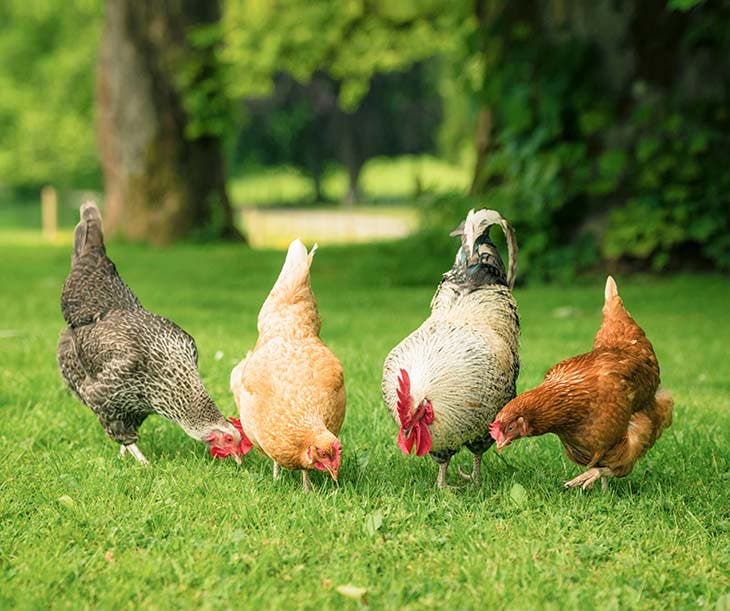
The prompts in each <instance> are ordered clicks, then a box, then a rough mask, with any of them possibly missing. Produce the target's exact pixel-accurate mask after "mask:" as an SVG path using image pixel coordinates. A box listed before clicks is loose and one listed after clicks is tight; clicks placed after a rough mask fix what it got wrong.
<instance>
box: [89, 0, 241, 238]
mask: <svg viewBox="0 0 730 611" xmlns="http://www.w3.org/2000/svg"><path fill="white" fill-rule="evenodd" d="M219 18H220V9H219V6H218V3H217V2H215V1H213V0H211V1H209V2H197V1H196V0H167V1H166V0H145V1H143V2H138V1H137V0H107V2H106V15H105V27H104V33H103V37H102V42H101V49H100V54H99V69H98V77H97V131H98V137H99V146H100V152H101V160H102V165H103V169H104V180H105V191H106V215H105V221H106V224H107V227H108V228H109V229H110V230H111V231H117V232H119V233H121V234H122V235H123V236H124V237H126V238H128V239H132V240H143V241H149V242H153V243H156V244H166V243H169V242H171V241H174V240H177V239H181V238H184V237H189V236H205V237H227V238H239V239H240V238H241V236H240V234H239V233H238V231H237V230H236V229H235V226H234V223H233V213H232V210H231V206H230V202H229V200H228V196H227V194H226V188H225V171H224V161H223V154H222V147H221V142H220V140H219V138H217V137H214V136H208V135H206V136H203V137H198V138H194V139H190V138H186V135H185V128H186V125H187V123H188V115H187V113H186V110H185V108H184V106H183V92H182V91H181V87H180V85H179V81H178V80H177V79H178V75H179V73H180V69H181V68H182V67H184V66H185V65H186V62H189V61H190V58H191V56H192V53H194V52H195V53H212V52H213V51H212V49H209V50H203V51H200V50H198V51H193V50H192V49H191V47H190V44H189V42H188V39H187V34H188V33H189V31H190V28H191V27H194V26H197V25H205V24H214V23H216V22H217V21H218V19H219ZM198 58H199V56H198ZM204 65H213V64H212V63H211V64H207V63H204Z"/></svg>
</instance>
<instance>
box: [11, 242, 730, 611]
mask: <svg viewBox="0 0 730 611" xmlns="http://www.w3.org/2000/svg"><path fill="white" fill-rule="evenodd" d="M69 237H70V236H69ZM5 238H6V236H5V235H3V239H2V240H0V244H2V245H1V246H0V280H2V282H3V286H4V288H5V290H4V291H3V292H2V293H0V308H2V312H3V319H2V320H3V322H2V333H1V334H0V342H1V343H2V355H3V357H2V359H0V405H2V416H3V417H2V419H0V487H1V488H2V490H1V494H0V515H2V520H0V607H1V608H3V609H16V608H17V609H46V608H54V607H65V608H72V609H81V608H87V607H93V608H100V609H119V608H144V609H162V608H176V609H206V610H207V609H216V608H227V607H231V606H235V605H239V606H241V605H243V606H246V607H251V608H267V609H269V608H271V609H332V608H351V609H355V608H356V606H357V605H358V604H359V603H358V602H357V601H354V600H350V599H348V598H343V596H357V597H358V599H359V600H362V598H363V597H364V596H365V594H363V592H362V590H363V589H364V590H366V595H367V599H368V601H369V603H370V605H371V606H372V608H374V609H391V608H398V609H401V608H403V609H423V608H449V609H472V608H490V609H492V608H494V609H500V608H505V607H511V608H512V607H515V608H545V607H553V608H556V609H598V608H600V609H603V608H621V609H624V608H625V609H637V608H640V609H658V610H661V609H666V608H668V607H669V608H679V609H683V608H697V607H701V608H707V609H715V610H719V609H722V608H723V607H722V604H726V602H723V601H727V592H728V589H729V588H730V577H729V576H730V538H728V533H730V521H729V518H730V516H729V515H728V507H730V485H729V484H730V480H729V479H728V473H730V462H729V461H730V457H729V456H728V452H727V448H728V446H729V445H730V416H729V414H730V405H729V404H728V395H729V393H728V382H727V381H728V379H729V378H730V363H729V362H728V359H727V358H726V351H727V345H728V342H730V336H729V334H730V327H728V325H727V324H726V317H727V303H728V300H729V299H730V290H729V288H728V283H727V281H726V280H724V279H723V278H720V277H716V276H707V275H703V276H698V277H679V278H673V279H668V280H652V279H642V280H641V281H624V282H622V281H621V279H620V278H619V279H618V280H619V288H620V290H621V294H622V295H623V296H624V298H625V300H626V303H627V304H628V305H629V307H630V308H631V312H632V314H633V315H634V316H635V317H636V318H637V320H638V321H639V322H640V323H641V324H642V325H643V326H644V328H645V329H646V331H647V334H648V336H649V337H650V338H651V339H652V341H653V342H654V346H655V348H656V351H657V353H658V356H659V360H660V362H661V365H662V381H663V383H664V385H665V386H666V387H667V388H668V389H669V390H671V392H672V394H673V395H674V397H675V400H676V417H675V421H674V424H673V425H672V427H671V428H670V429H668V430H667V431H666V432H665V433H664V435H663V436H662V438H661V439H660V440H659V441H658V442H657V444H656V446H655V447H654V448H652V449H651V450H650V451H649V452H648V454H647V455H646V456H645V457H644V458H642V459H641V460H640V461H639V463H638V464H637V466H636V468H635V469H634V471H633V473H631V475H629V476H628V477H626V478H622V479H618V480H614V481H611V482H610V490H609V492H608V493H606V494H603V493H602V492H601V490H600V487H599V489H597V490H593V491H591V492H588V493H581V492H580V491H566V490H564V489H563V488H562V485H561V483H562V482H563V481H565V480H567V479H569V478H572V477H574V476H575V475H577V474H578V473H579V472H580V468H579V467H577V466H576V465H574V464H573V463H571V462H570V461H568V460H567V458H566V457H565V453H564V451H563V449H562V447H561V445H560V443H559V442H558V440H557V439H556V438H555V437H554V436H545V437H540V438H535V439H529V440H524V441H521V442H519V443H516V444H514V445H512V446H511V447H509V448H507V449H506V450H505V451H504V452H503V453H502V454H500V455H497V454H496V453H495V452H494V450H490V451H488V452H487V454H486V455H485V457H484V462H483V465H482V473H483V478H484V481H483V482H482V484H481V486H479V487H474V486H471V485H467V484H465V483H461V484H459V483H458V482H459V477H458V475H457V473H456V472H455V469H456V467H458V466H460V467H462V468H464V469H468V468H469V463H470V455H469V453H468V452H466V451H462V452H461V453H459V454H458V455H457V456H456V457H455V458H454V463H453V466H452V469H454V471H451V472H450V473H449V479H450V482H451V483H453V484H456V485H457V487H456V488H455V489H453V490H446V491H439V490H436V488H435V485H434V482H435V478H436V466H435V464H434V462H433V461H432V460H431V459H430V458H428V457H424V458H420V459H419V458H416V457H406V456H403V455H402V454H401V453H400V451H399V450H398V449H397V447H396V434H397V431H396V428H395V426H394V425H393V422H392V421H391V419H390V416H389V415H388V414H387V411H386V409H385V407H384V406H383V405H382V401H381V399H380V390H379V386H380V376H381V372H382V364H383V359H384V357H385V355H386V354H387V352H388V350H389V349H390V348H391V347H392V346H393V345H395V343H396V342H398V341H399V340H400V339H402V338H403V337H404V336H405V335H406V334H407V333H408V332H410V331H411V330H412V329H414V328H415V327H416V326H417V325H418V324H420V323H421V322H422V321H423V319H424V317H425V316H426V313H427V311H428V303H429V300H430V298H431V295H432V294H433V291H434V289H435V287H436V284H437V282H438V280H439V276H438V274H437V275H435V276H434V277H432V278H429V279H428V282H427V284H423V285H421V286H406V287H404V286H402V285H401V284H400V283H399V282H398V280H397V276H391V275H390V272H388V273H385V272H384V271H383V269H384V267H385V266H389V265H390V261H391V257H392V258H395V259H396V262H397V263H398V265H399V266H400V269H402V270H408V269H409V268H418V267H419V266H420V261H419V259H418V253H417V252H410V251H409V250H401V251H400V252H392V251H384V250H381V248H380V247H376V246H370V247H367V248H365V247H362V248H356V249H327V248H322V249H320V251H319V252H318V253H317V255H316V257H315V261H314V265H313V268H312V275H313V285H314V290H315V292H316V295H317V301H318V304H319V308H320V311H321V313H322V318H323V326H322V332H323V337H324V339H325V341H327V342H328V343H329V345H331V346H332V348H333V349H334V350H335V352H336V353H337V354H338V355H339V356H340V357H341V359H342V361H343V365H344V369H345V379H346V384H347V392H348V414H347V418H346V420H345V425H344V427H343V430H342V441H343V447H344V451H343V457H342V469H341V471H340V482H339V485H335V484H334V482H332V481H330V480H329V478H328V477H327V476H326V474H321V473H314V474H313V475H312V480H313V482H314V486H315V491H314V492H313V493H311V494H303V493H302V490H301V478H300V477H298V474H294V473H286V472H285V473H284V474H283V476H282V478H281V479H280V480H279V481H273V480H272V476H271V464H270V461H268V460H266V459H265V458H263V457H262V456H261V455H258V454H257V453H256V452H251V453H250V454H249V455H248V456H246V457H245V459H244V464H243V465H242V466H241V467H237V466H236V464H235V463H234V462H233V461H232V460H230V459H229V460H227V461H216V460H213V459H211V458H210V456H209V455H208V453H207V451H206V449H205V446H204V445H203V444H201V443H199V442H196V441H194V440H192V439H190V438H189V437H187V436H186V435H185V433H184V432H183V431H182V430H180V429H179V428H178V427H176V426H174V425H173V424H171V423H170V422H168V421H166V420H163V419H162V418H158V417H152V418H149V419H148V420H147V421H146V422H145V424H144V425H143V426H142V429H141V437H140V442H139V445H140V448H141V449H142V451H143V452H144V453H145V454H146V455H147V457H148V458H149V459H150V460H151V461H152V464H151V465H150V466H149V467H148V468H145V467H141V466H139V465H137V464H135V463H134V462H133V461H131V460H126V461H123V460H120V459H119V458H118V456H117V455H118V450H117V448H116V447H115V444H114V443H112V442H111V441H109V440H108V439H107V438H106V437H105V435H104V433H103V432H102V430H101V427H100V426H99V425H98V423H97V422H96V418H95V417H94V415H93V414H92V413H91V411H90V410H89V409H88V408H86V407H83V406H82V405H80V404H79V402H78V400H77V399H76V398H75V397H73V396H72V395H71V394H70V393H69V392H68V391H67V390H66V389H65V388H64V387H63V384H62V381H61V379H60V376H59V374H58V370H57V365H56V363H55V359H54V358H53V354H54V351H55V348H56V342H57V340H58V334H59V330H60V329H61V328H62V326H63V319H62V317H61V314H60V311H59V306H58V296H59V293H60V290H61V283H62V281H63V278H64V276H65V274H66V273H67V271H68V262H69V253H70V248H71V245H70V241H68V242H67V243H66V244H64V245H61V246H55V247H49V246H41V245H40V244H39V243H38V242H37V241H36V242H35V243H32V242H29V243H26V244H24V245H22V246H21V245H18V244H16V243H13V242H10V240H6V239H5ZM109 251H110V253H111V255H112V257H114V260H115V262H116V264H117V266H118V269H119V270H120V272H121V273H122V274H123V276H124V277H125V279H126V280H127V281H129V283H130V284H131V285H132V286H133V287H134V289H135V291H136V292H137V294H138V295H139V297H140V299H141V301H142V302H143V303H144V304H145V305H146V306H147V307H150V308H152V309H154V310H155V311H157V312H160V313H161V314H164V315H166V316H169V317H171V318H173V319H174V320H175V321H177V322H178V323H180V324H181V325H182V326H183V328H185V329H186V330H188V331H189V332H191V333H192V334H193V335H194V336H195V338H196V340H197V343H198V348H199V352H200V366H201V369H202V375H203V379H204V381H205V384H206V387H207V388H208V390H209V391H210V393H211V395H212V397H213V398H214V399H215V401H216V403H217V404H218V406H219V407H220V408H221V410H222V411H223V412H224V413H226V414H232V413H233V412H234V410H235V405H234V402H233V399H232V397H231V393H230V390H229V388H228V386H229V374H230V370H231V368H232V366H233V364H234V363H235V362H236V361H237V360H238V359H240V358H242V357H244V356H245V354H246V351H247V350H249V349H250V348H251V346H252V345H253V343H254V341H255V339H256V314H257V311H258V309H259V307H260V305H261V303H262V302H263V300H264V299H265V297H266V294H267V293H268V291H269V289H270V288H271V285H272V283H273V281H274V279H275V278H276V276H277V274H278V272H279V269H280V267H281V263H282V261H283V258H284V253H282V252H256V251H249V250H246V249H242V248H241V247H238V246H231V245H213V246H206V247H193V246H191V245H179V246H175V247H173V248H170V249H166V250H164V251H163V250H160V249H154V248H145V247H140V246H123V245H120V244H111V245H110V246H109ZM452 259H453V251H452V252H451V255H450V256H449V257H448V259H447V260H445V261H443V262H442V265H441V269H442V270H443V269H445V268H448V266H449V265H450V263H451V261H452ZM602 295H603V288H602V283H601V282H595V283H591V285H590V286H587V287H576V286H570V287H545V286H537V285H535V286H531V287H529V288H526V289H520V290H518V291H517V294H516V298H517V301H518V303H519V306H520V313H521V317H522V328H523V333H522V341H521V360H522V374H521V377H520V380H519V382H518V384H519V390H520V391H522V390H525V389H527V388H530V387H532V386H533V385H535V384H536V383H538V381H539V380H540V379H541V377H542V375H543V373H544V371H545V370H546V369H547V368H548V367H549V366H550V365H551V364H553V363H554V362H556V361H557V360H559V359H562V358H564V357H566V356H568V355H569V354H575V353H579V352H583V351H584V350H586V349H587V348H588V347H589V346H590V344H591V341H592V338H593V334H594V333H595V330H596V327H597V325H598V320H599V317H600V306H601V303H602ZM698 296H700V297H701V298H700V299H698ZM565 306H569V307H570V308H571V311H572V312H573V315H571V316H570V317H558V316H557V315H555V312H556V311H557V310H558V309H559V308H565ZM678 321H681V326H680V325H678ZM219 351H220V353H219ZM216 355H217V356H216ZM348 585H349V586H350V587H349V588H344V587H343V586H348ZM358 588H360V589H359V590H358Z"/></svg>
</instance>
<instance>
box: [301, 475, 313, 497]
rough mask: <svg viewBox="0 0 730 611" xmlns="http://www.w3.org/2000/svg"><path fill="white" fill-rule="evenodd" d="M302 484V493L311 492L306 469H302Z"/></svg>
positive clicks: (310, 483)
mask: <svg viewBox="0 0 730 611" xmlns="http://www.w3.org/2000/svg"><path fill="white" fill-rule="evenodd" d="M302 484H303V485H304V492H311V491H312V482H311V481H309V472H308V471H307V470H306V469H302Z"/></svg>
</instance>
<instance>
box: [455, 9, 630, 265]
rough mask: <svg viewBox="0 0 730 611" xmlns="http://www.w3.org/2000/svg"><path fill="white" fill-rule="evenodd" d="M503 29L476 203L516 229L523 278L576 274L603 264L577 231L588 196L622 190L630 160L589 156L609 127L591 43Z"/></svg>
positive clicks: (484, 92) (488, 84) (485, 90)
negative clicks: (496, 212) (490, 128)
mask: <svg viewBox="0 0 730 611" xmlns="http://www.w3.org/2000/svg"><path fill="white" fill-rule="evenodd" d="M503 27H504V24H503V22H502V21H501V20H496V21H495V23H494V24H493V26H492V29H491V30H490V34H489V36H490V37H497V38H498V37H499V36H503V39H502V42H501V46H502V47H503V49H502V50H501V51H500V52H498V53H496V54H495V56H494V57H493V58H491V60H490V63H489V65H488V67H487V68H486V75H485V79H484V82H483V84H482V89H481V92H480V95H481V98H482V100H483V103H484V104H485V105H486V106H487V107H489V108H490V109H492V110H491V112H492V113H493V121H494V124H495V129H494V130H493V134H492V136H491V137H492V143H491V147H490V149H489V152H488V154H487V157H486V160H485V163H484V165H483V167H482V168H481V171H480V175H479V176H478V179H477V185H478V187H477V188H478V190H479V191H480V192H483V193H484V194H485V195H484V196H483V197H482V198H480V199H477V200H476V201H475V202H474V203H476V204H477V205H478V206H479V207H484V206H488V207H491V208H495V209H497V210H499V211H500V212H502V214H503V215H504V216H505V217H506V218H507V219H509V221H510V222H511V223H512V224H513V226H514V227H515V229H516V230H517V232H518V238H519V244H520V268H521V273H522V275H523V277H524V276H526V277H528V278H529V277H532V278H555V277H561V278H566V277H570V275H572V274H573V273H574V270H575V269H576V268H584V267H586V266H590V265H592V264H594V263H595V262H596V261H597V259H598V255H597V248H596V244H595V242H594V241H593V240H592V238H591V236H589V235H587V234H581V233H580V221H581V219H582V217H583V216H584V215H585V212H582V213H581V211H580V209H581V208H582V207H583V206H585V203H586V200H587V198H588V196H589V195H597V196H600V195H603V194H605V193H608V192H611V191H612V190H614V189H615V188H616V186H617V184H618V181H619V179H620V177H621V172H622V169H623V167H624V165H625V163H626V160H625V158H624V157H623V156H622V155H621V154H616V153H607V154H604V155H600V156H598V158H595V157H594V155H593V154H592V151H591V150H590V146H591V141H592V139H593V138H594V137H595V134H596V133H597V132H599V131H600V130H602V129H604V128H605V126H606V125H607V123H608V122H609V121H610V106H609V105H608V103H607V102H606V100H607V98H606V91H605V90H604V89H603V88H602V86H601V83H600V81H599V79H597V78H594V77H593V76H592V75H593V74H595V64H596V62H597V61H598V60H597V57H596V54H595V49H594V48H593V47H592V45H591V44H590V43H589V42H587V41H582V40H579V39H576V38H569V39H568V40H567V41H554V40H549V39H548V38H546V37H541V36H540V34H539V33H537V32H534V31H528V30H526V28H527V26H526V25H524V24H520V25H515V26H514V29H513V30H511V31H507V32H505V33H504V34H503V35H500V34H498V33H497V32H498V31H499V30H501V29H502V28H503ZM470 205H472V204H471V203H470ZM456 208H457V209H458V210H460V214H462V213H463V208H464V206H460V205H459V204H458V203H457V204H456Z"/></svg>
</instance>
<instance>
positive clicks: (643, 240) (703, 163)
mask: <svg viewBox="0 0 730 611" xmlns="http://www.w3.org/2000/svg"><path fill="white" fill-rule="evenodd" d="M708 111H709V112H708ZM718 112H719V113H720V114H718ZM725 112H726V111H723V110H720V109H714V111H713V109H712V108H709V109H708V108H704V107H702V108H696V107H695V108H692V107H685V108H682V109H681V110H680V109H677V110H672V109H671V108H667V103H666V101H665V100H664V99H662V98H658V99H657V98H654V97H651V98H649V99H647V100H645V101H643V102H641V103H639V104H638V105H637V107H636V110H635V116H634V118H633V125H634V126H635V127H636V129H637V138H636V144H635V146H634V148H633V150H632V151H631V156H632V161H633V163H632V164H631V165H630V167H629V171H628V176H627V180H626V183H627V190H628V191H629V192H630V193H632V196H631V197H630V198H629V200H628V201H627V203H626V206H624V207H621V208H617V209H615V210H614V211H612V214H611V221H612V222H611V224H610V226H609V230H608V232H607V234H606V240H605V244H604V250H605V254H606V256H608V257H609V258H614V259H615V258H618V257H621V256H630V257H634V258H636V259H639V260H647V261H649V262H650V263H651V266H652V268H654V269H655V270H661V269H664V268H665V267H666V266H667V265H668V264H669V263H670V260H671V255H672V253H678V255H680V256H681V255H682V254H683V251H684V254H685V255H687V254H688V255H690V256H697V254H700V255H702V256H703V257H705V258H706V259H707V260H710V261H712V262H713V263H714V264H715V265H717V266H718V267H720V268H721V269H730V238H728V235H730V175H728V173H727V167H728V163H730V155H729V154H728V151H729V150H730V148H729V147H730V137H729V135H728V133H727V132H723V130H722V124H723V123H726V121H727V119H726V118H725V117H723V116H722V115H723V114H725ZM705 113H706V114H705ZM718 119H721V120H720V121H717V120H718ZM715 122H717V123H716V124H713V123H715ZM680 246H681V247H683V249H682V250H680V251H678V250H677V249H678V247H680ZM688 247H692V248H693V250H692V249H691V250H689V251H688Z"/></svg>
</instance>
